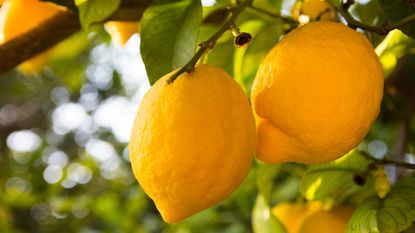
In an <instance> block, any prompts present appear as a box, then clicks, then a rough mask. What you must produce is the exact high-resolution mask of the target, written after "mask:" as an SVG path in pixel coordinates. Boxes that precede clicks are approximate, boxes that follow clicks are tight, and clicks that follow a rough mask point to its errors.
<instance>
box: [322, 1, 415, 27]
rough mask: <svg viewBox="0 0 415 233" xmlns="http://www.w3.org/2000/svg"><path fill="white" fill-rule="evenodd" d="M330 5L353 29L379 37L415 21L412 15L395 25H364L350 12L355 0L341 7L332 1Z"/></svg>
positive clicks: (414, 15)
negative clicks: (375, 34) (372, 33)
mask: <svg viewBox="0 0 415 233" xmlns="http://www.w3.org/2000/svg"><path fill="white" fill-rule="evenodd" d="M327 2H328V3H330V4H331V5H332V6H333V7H334V8H336V9H337V11H338V12H339V13H340V14H341V16H343V18H344V19H345V20H346V21H347V23H348V25H349V26H350V27H352V28H360V29H363V30H365V31H370V32H375V33H378V34H379V35H386V34H388V32H390V31H392V30H394V29H397V28H399V27H402V26H405V25H406V24H408V23H411V22H414V21H415V13H414V14H411V15H409V16H407V17H405V18H403V19H401V20H399V21H398V22H395V23H393V24H387V23H386V22H385V23H384V24H382V25H381V26H372V25H367V24H364V23H362V22H360V21H358V20H357V19H355V18H354V17H353V16H352V15H351V14H350V12H349V7H350V6H351V5H353V3H354V1H353V0H348V1H346V3H343V4H342V5H341V6H340V7H339V6H336V5H335V4H333V3H331V2H330V1H327Z"/></svg>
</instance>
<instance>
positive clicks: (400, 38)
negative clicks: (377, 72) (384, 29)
mask: <svg viewBox="0 0 415 233" xmlns="http://www.w3.org/2000/svg"><path fill="white" fill-rule="evenodd" d="M414 46H415V41H414V40H413V39H412V38H410V37H408V36H406V35H405V34H403V33H402V32H401V31H399V30H393V31H391V32H390V33H389V34H388V35H387V36H386V38H385V39H384V40H383V41H382V42H381V43H380V44H379V45H378V46H377V47H376V53H377V54H378V56H379V58H380V62H381V63H382V67H383V70H384V72H385V76H386V77H387V76H389V75H390V74H391V73H392V71H393V70H394V69H395V66H396V63H397V61H398V59H399V58H400V57H402V56H403V55H405V54H406V53H409V51H410V48H413V47H414Z"/></svg>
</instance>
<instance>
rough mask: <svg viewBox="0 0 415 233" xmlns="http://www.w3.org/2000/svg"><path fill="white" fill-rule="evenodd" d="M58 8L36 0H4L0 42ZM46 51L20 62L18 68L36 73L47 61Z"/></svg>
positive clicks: (44, 18) (1, 13) (53, 12)
mask: <svg viewBox="0 0 415 233" xmlns="http://www.w3.org/2000/svg"><path fill="white" fill-rule="evenodd" d="M59 11H60V8H59V7H58V6H57V5H55V4H53V3H48V2H41V1H38V0H6V1H4V3H3V5H2V7H1V9H0V44H3V43H6V42H7V41H10V40H12V39H14V38H15V37H18V36H20V35H22V34H24V33H26V32H28V31H30V30H32V29H33V28H36V27H38V26H39V25H41V24H42V23H43V22H44V21H46V20H47V19H49V18H51V17H53V16H54V15H55V14H57V13H58V12H59ZM48 57H49V53H48V52H44V53H41V54H39V55H37V56H36V57H34V58H32V59H30V60H28V61H26V62H24V63H22V64H21V65H20V66H19V70H20V71H21V72H23V73H25V74H31V73H36V72H38V71H39V70H41V69H42V68H43V67H44V66H45V65H46V63H47V60H48Z"/></svg>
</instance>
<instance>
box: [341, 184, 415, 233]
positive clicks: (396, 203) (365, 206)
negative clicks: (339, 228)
mask: <svg viewBox="0 0 415 233" xmlns="http://www.w3.org/2000/svg"><path fill="white" fill-rule="evenodd" d="M414 220H415V177H409V178H406V179H404V180H402V181H400V182H399V183H397V184H396V185H395V186H393V187H392V190H391V192H390V193H389V194H388V196H387V197H386V198H385V199H383V200H382V199H380V198H379V197H377V196H373V197H371V198H369V199H367V200H366V201H364V202H363V203H362V204H361V205H359V208H358V209H357V210H356V211H355V213H354V214H353V216H352V218H351V219H350V222H349V224H348V226H347V233H352V232H353V233H354V232H359V233H372V232H379V233H396V232H402V231H404V230H405V229H407V228H408V227H409V226H410V225H411V224H412V222H413V221H414Z"/></svg>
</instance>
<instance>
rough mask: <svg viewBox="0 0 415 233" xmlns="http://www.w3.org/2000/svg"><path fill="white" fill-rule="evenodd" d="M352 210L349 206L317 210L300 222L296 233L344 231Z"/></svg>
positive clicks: (333, 232) (339, 232)
mask: <svg viewBox="0 0 415 233" xmlns="http://www.w3.org/2000/svg"><path fill="white" fill-rule="evenodd" d="M353 211H354V208H352V207H349V206H338V207H335V208H333V209H332V210H329V211H324V210H320V211H317V212H315V213H313V214H312V215H310V216H309V217H308V218H307V219H305V220H304V221H303V222H302V224H301V225H300V226H299V230H298V232H297V233H317V232H318V233H344V232H346V227H347V223H348V222H349V220H350V217H351V216H352V214H353Z"/></svg>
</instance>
